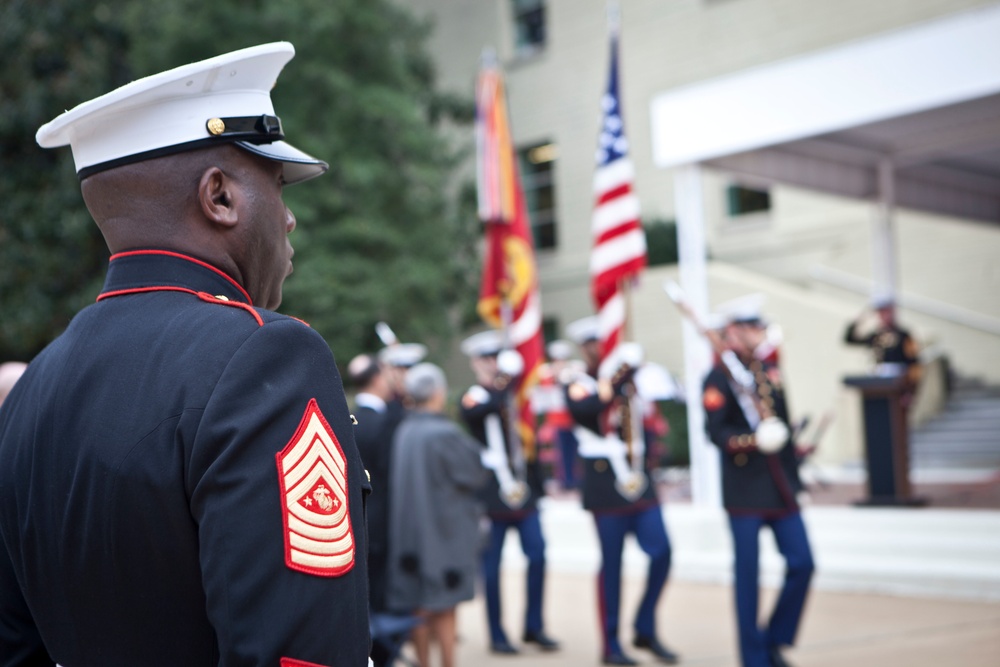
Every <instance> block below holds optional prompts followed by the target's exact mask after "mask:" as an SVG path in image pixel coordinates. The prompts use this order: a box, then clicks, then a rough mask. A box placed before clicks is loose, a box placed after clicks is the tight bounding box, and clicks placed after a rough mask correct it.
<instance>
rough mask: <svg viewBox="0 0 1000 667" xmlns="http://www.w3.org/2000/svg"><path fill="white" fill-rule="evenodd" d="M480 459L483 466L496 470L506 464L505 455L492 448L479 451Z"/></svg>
mask: <svg viewBox="0 0 1000 667" xmlns="http://www.w3.org/2000/svg"><path fill="white" fill-rule="evenodd" d="M479 460H480V461H481V462H482V464H483V467H484V468H488V469H489V470H496V469H498V468H499V467H500V466H502V465H503V464H504V460H503V455H502V454H501V453H500V452H495V451H493V450H492V449H484V450H483V451H481V452H479Z"/></svg>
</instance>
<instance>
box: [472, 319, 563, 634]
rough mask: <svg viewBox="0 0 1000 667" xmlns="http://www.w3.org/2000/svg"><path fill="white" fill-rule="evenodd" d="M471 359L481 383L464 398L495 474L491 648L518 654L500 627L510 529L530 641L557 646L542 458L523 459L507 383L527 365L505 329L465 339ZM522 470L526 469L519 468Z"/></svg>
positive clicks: (490, 511)
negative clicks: (550, 607) (516, 541)
mask: <svg viewBox="0 0 1000 667" xmlns="http://www.w3.org/2000/svg"><path fill="white" fill-rule="evenodd" d="M462 351H463V352H464V353H465V354H466V355H468V357H469V358H470V363H471V364H472V369H473V372H474V373H475V374H476V384H475V385H473V386H472V387H470V388H469V389H468V390H467V391H466V392H465V394H464V395H463V396H462V400H461V405H460V406H459V407H460V411H461V415H462V419H463V420H464V422H465V424H466V426H467V427H468V428H469V431H470V432H471V433H472V435H473V436H474V437H475V438H476V439H477V440H478V441H479V442H480V443H481V445H482V447H483V463H484V465H485V466H486V467H487V468H488V469H490V470H491V471H492V472H493V475H492V476H491V479H490V481H489V482H488V483H487V485H486V486H485V488H484V489H483V492H482V499H483V501H484V502H485V504H486V515H487V517H488V518H489V520H490V537H489V543H488V545H487V547H486V550H485V552H484V553H483V580H484V588H485V591H486V612H487V621H488V623H489V629H490V650H491V651H492V652H493V653H499V654H515V653H517V652H518V650H517V648H515V647H514V646H513V645H512V644H511V643H510V641H509V640H508V638H507V633H506V632H504V629H503V626H502V625H501V622H500V621H501V605H500V555H501V552H502V551H503V543H504V538H505V536H506V535H507V531H509V530H511V529H513V530H516V531H517V533H518V536H519V537H520V540H521V548H522V549H523V551H524V555H525V556H526V557H527V558H528V577H527V609H526V610H525V617H524V633H523V634H522V636H521V638H522V640H523V641H524V642H525V643H529V644H534V645H536V646H537V647H538V648H540V649H541V650H543V651H556V650H558V649H559V643H558V642H556V641H555V640H554V639H552V638H551V637H549V636H548V635H547V634H546V633H545V629H544V622H543V619H542V611H543V594H544V592H545V538H544V536H543V535H542V523H541V519H540V517H539V514H538V500H539V498H541V497H542V496H543V495H544V488H543V478H542V470H541V467H540V465H539V461H538V460H537V458H535V459H533V460H530V461H529V460H526V459H525V460H523V461H522V463H523V466H519V465H518V462H517V461H516V460H515V457H517V456H523V448H522V445H521V444H520V441H519V440H516V439H512V438H515V437H516V436H512V429H511V428H510V418H511V416H512V415H511V413H510V410H509V409H508V397H509V392H508V388H509V387H510V386H511V384H512V382H513V381H514V380H515V379H516V378H517V376H518V375H520V373H521V370H522V367H523V365H524V362H523V360H521V355H520V354H518V353H517V352H516V351H514V350H504V349H503V339H502V337H501V336H500V333H499V332H498V331H493V330H489V331H484V332H482V333H479V334H475V335H474V336H470V337H469V338H467V339H466V340H465V341H463V343H462ZM519 468H520V470H519Z"/></svg>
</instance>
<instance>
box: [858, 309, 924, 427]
mask: <svg viewBox="0 0 1000 667" xmlns="http://www.w3.org/2000/svg"><path fill="white" fill-rule="evenodd" d="M871 306H872V309H873V310H874V312H875V313H876V315H877V316H878V317H877V319H878V322H877V324H876V325H875V326H874V327H873V328H872V329H870V330H868V331H865V332H864V333H862V331H861V329H862V320H863V319H864V317H865V315H866V314H867V311H866V312H865V313H862V314H861V315H860V316H858V318H856V319H855V320H854V321H852V322H851V323H850V324H848V325H847V329H846V330H845V331H844V342H845V343H847V344H848V345H862V346H865V347H868V348H870V349H871V351H872V361H873V362H874V363H875V366H876V368H877V369H879V370H882V369H892V370H895V371H896V372H897V373H898V374H899V375H902V376H904V377H905V379H906V390H905V391H904V393H903V396H902V404H903V407H904V408H908V407H909V406H910V404H911V403H912V402H913V396H914V393H915V392H916V389H917V384H918V382H919V381H920V376H921V374H922V367H921V366H920V350H919V346H918V345H917V342H916V340H914V338H913V336H912V335H910V332H909V331H907V330H906V329H904V328H903V327H901V326H900V325H899V322H897V321H896V302H895V301H894V300H893V299H891V298H889V297H879V298H876V299H873V300H872V304H871Z"/></svg>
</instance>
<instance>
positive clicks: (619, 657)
mask: <svg viewBox="0 0 1000 667" xmlns="http://www.w3.org/2000/svg"><path fill="white" fill-rule="evenodd" d="M601 662H603V663H604V664H605V665H638V664H639V663H638V662H636V661H635V660H633V659H632V658H630V657H628V656H627V655H625V654H624V653H608V654H607V655H606V656H604V659H603V660H601Z"/></svg>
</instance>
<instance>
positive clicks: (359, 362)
mask: <svg viewBox="0 0 1000 667" xmlns="http://www.w3.org/2000/svg"><path fill="white" fill-rule="evenodd" d="M347 378H348V380H350V382H351V384H352V385H354V386H355V387H356V388H357V390H358V391H359V392H364V393H366V394H374V395H375V396H378V397H379V398H381V399H382V400H384V401H388V400H389V399H390V398H392V395H393V391H392V387H391V386H390V384H389V378H388V375H387V374H386V373H385V372H383V369H382V366H381V364H379V362H378V359H376V358H375V357H374V356H372V355H370V354H359V355H358V356H356V357H354V358H353V359H351V361H350V363H348V364H347Z"/></svg>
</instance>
